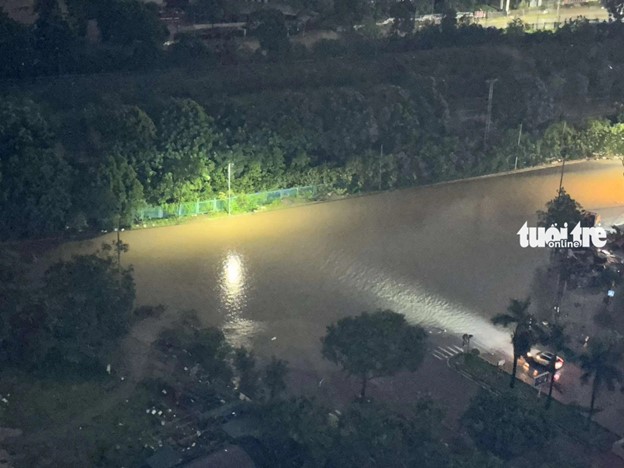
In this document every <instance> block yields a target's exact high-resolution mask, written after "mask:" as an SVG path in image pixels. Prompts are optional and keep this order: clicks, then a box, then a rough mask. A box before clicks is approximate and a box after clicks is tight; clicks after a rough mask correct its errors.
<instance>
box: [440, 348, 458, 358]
mask: <svg viewBox="0 0 624 468" xmlns="http://www.w3.org/2000/svg"><path fill="white" fill-rule="evenodd" d="M438 349H439V350H440V351H442V352H443V353H444V354H446V355H447V356H448V357H453V356H455V355H456V354H457V353H456V352H455V350H454V349H452V348H451V349H449V348H438Z"/></svg>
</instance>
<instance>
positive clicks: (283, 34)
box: [251, 9, 290, 52]
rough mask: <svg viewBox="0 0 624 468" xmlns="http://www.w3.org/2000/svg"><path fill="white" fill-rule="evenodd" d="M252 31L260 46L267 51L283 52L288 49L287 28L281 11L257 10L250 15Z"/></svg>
mask: <svg viewBox="0 0 624 468" xmlns="http://www.w3.org/2000/svg"><path fill="white" fill-rule="evenodd" d="M251 22H252V31H253V33H254V35H255V36H257V37H258V40H259V41H260V47H262V48H263V49H264V50H267V51H269V52H284V51H285V50H287V49H288V46H289V44H290V43H289V42H288V30H287V29H286V21H285V20H284V15H283V14H282V12H281V11H279V10H275V9H266V10H264V9H263V10H259V11H256V12H255V13H253V15H252V17H251Z"/></svg>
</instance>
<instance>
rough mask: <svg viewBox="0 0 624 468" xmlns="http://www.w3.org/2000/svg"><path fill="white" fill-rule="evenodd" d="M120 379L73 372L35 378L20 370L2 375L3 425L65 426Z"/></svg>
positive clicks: (0, 410) (0, 419)
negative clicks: (82, 375) (74, 374)
mask: <svg viewBox="0 0 624 468" xmlns="http://www.w3.org/2000/svg"><path fill="white" fill-rule="evenodd" d="M115 385H116V382H115V381H113V379H112V378H110V377H109V376H106V377H104V376H98V377H93V376H91V377H90V378H89V379H88V380H86V379H84V378H80V377H77V376H73V375H66V376H61V377H59V376H56V377H52V376H45V377H40V378H38V377H35V376H33V375H32V374H27V373H25V372H20V371H4V372H3V373H2V374H1V375H0V394H1V395H2V396H3V397H4V398H6V399H7V400H8V403H4V402H0V424H1V425H3V426H8V427H13V428H19V429H22V430H23V431H24V432H25V433H28V432H30V431H33V430H38V429H41V428H43V427H51V426H53V425H63V424H66V423H67V422H69V421H71V419H72V418H75V417H77V416H79V415H80V414H82V413H83V412H84V411H86V410H88V409H89V408H90V407H92V406H93V404H94V402H97V401H99V400H100V399H102V398H104V397H106V395H108V394H109V393H110V392H111V391H112V389H113V388H114V386H115Z"/></svg>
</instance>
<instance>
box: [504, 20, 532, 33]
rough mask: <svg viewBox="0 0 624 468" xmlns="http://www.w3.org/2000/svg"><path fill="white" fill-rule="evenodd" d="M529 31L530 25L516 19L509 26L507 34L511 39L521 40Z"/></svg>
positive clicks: (506, 30)
mask: <svg viewBox="0 0 624 468" xmlns="http://www.w3.org/2000/svg"><path fill="white" fill-rule="evenodd" d="M528 30H529V25H528V24H526V23H525V22H524V21H522V19H520V18H514V19H513V20H512V21H510V22H509V24H507V28H505V34H507V35H508V36H510V37H514V38H519V37H523V36H524V33H526V32H527V31H528Z"/></svg>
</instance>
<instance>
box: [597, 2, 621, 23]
mask: <svg viewBox="0 0 624 468" xmlns="http://www.w3.org/2000/svg"><path fill="white" fill-rule="evenodd" d="M602 4H603V5H604V6H605V8H606V9H607V11H608V12H609V16H610V17H611V19H612V20H613V21H622V19H623V18H624V0H602Z"/></svg>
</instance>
